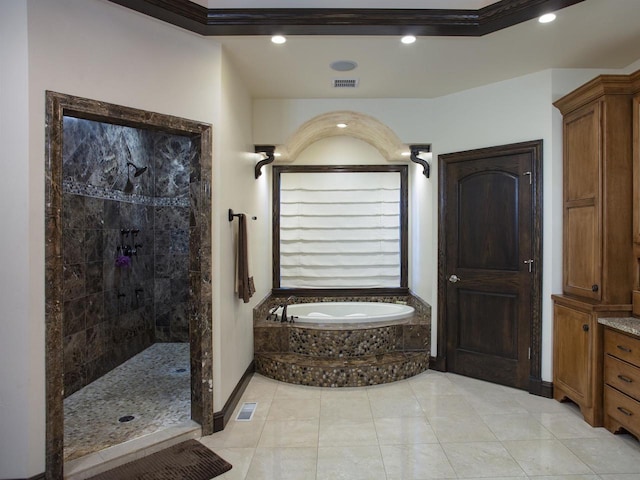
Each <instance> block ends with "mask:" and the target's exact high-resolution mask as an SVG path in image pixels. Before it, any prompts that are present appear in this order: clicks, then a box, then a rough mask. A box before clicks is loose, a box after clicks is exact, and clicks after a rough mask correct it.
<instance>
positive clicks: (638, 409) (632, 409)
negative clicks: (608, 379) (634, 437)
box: [604, 385, 640, 434]
mask: <svg viewBox="0 0 640 480" xmlns="http://www.w3.org/2000/svg"><path fill="white" fill-rule="evenodd" d="M604 414H605V416H609V417H611V418H613V419H615V420H616V421H617V422H619V423H620V424H621V425H622V426H624V427H625V428H626V429H627V430H629V431H631V432H633V433H636V434H637V433H638V432H640V402H637V401H636V400H634V399H633V398H631V397H627V396H626V395H625V394H624V393H620V392H618V391H617V390H615V389H613V388H611V387H610V386H608V385H605V387H604Z"/></svg>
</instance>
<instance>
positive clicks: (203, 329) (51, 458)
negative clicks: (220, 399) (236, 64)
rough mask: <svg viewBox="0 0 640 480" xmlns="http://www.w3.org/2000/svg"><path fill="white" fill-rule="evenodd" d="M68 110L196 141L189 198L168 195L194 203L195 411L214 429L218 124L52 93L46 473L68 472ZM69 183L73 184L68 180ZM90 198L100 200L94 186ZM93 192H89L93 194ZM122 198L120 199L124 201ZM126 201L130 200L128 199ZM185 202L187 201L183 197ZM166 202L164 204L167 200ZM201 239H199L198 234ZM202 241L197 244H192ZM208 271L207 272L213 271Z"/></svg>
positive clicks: (47, 201)
mask: <svg viewBox="0 0 640 480" xmlns="http://www.w3.org/2000/svg"><path fill="white" fill-rule="evenodd" d="M65 116H68V117H75V118H84V119H90V120H98V121H104V122H107V123H108V122H113V123H116V124H119V125H128V126H130V127H133V128H140V129H148V130H156V131H162V132H168V133H171V134H177V135H185V136H188V137H190V138H191V140H192V142H191V143H192V151H190V152H189V156H190V162H191V166H190V172H189V198H188V199H187V200H188V201H186V202H185V199H184V198H183V197H178V198H177V199H174V200H171V201H170V202H168V201H167V200H161V201H162V202H165V201H167V202H168V203H169V205H167V206H176V205H175V204H174V203H173V202H177V203H178V205H177V206H185V207H190V212H189V218H190V228H189V244H190V248H189V250H190V251H189V257H190V258H189V278H190V292H191V293H190V296H189V301H188V311H189V322H190V328H191V330H192V332H193V333H192V335H190V344H191V349H190V350H191V365H192V366H194V365H196V366H197V369H196V370H195V371H196V373H195V374H194V373H192V377H191V389H192V392H194V395H195V396H193V397H192V416H193V417H194V419H196V420H197V421H198V422H200V423H201V425H202V433H203V435H207V434H210V433H213V414H214V412H213V391H212V388H211V385H212V380H213V364H212V356H213V355H212V354H213V338H212V325H211V322H212V310H213V309H212V296H211V271H210V266H211V258H210V257H211V249H210V248H208V246H209V247H210V245H211V228H210V217H211V209H212V205H211V164H212V162H211V155H212V127H211V125H209V124H204V123H200V122H195V121H191V120H187V119H183V118H179V117H174V116H170V115H163V114H159V113H154V112H149V111H143V110H138V109H133V108H130V107H124V106H119V105H113V104H108V103H105V102H101V101H96V100H91V99H86V98H81V97H75V96H71V95H66V94H61V93H56V92H51V91H47V92H46V118H45V125H44V127H45V136H46V141H45V165H44V167H45V205H44V207H45V279H44V280H45V332H46V333H45V371H46V440H45V451H46V473H45V478H46V479H49V480H52V479H58V478H63V439H64V410H63V390H64V383H63V360H64V355H63V331H62V313H63V302H62V298H63V258H62V251H63V250H62V225H63V184H64V182H63V173H62V149H63V142H62V137H63V135H62V124H63V119H64V118H65ZM67 186H69V185H67ZM91 192H92V194H91V195H86V196H87V197H97V198H100V197H99V195H100V192H99V191H97V190H92V191H91ZM87 193H88V192H87ZM118 200H119V199H118ZM122 200H123V201H126V200H124V199H122ZM183 202H184V203H183ZM161 206H163V205H161ZM194 237H197V238H194ZM193 247H197V248H193ZM207 270H208V271H207Z"/></svg>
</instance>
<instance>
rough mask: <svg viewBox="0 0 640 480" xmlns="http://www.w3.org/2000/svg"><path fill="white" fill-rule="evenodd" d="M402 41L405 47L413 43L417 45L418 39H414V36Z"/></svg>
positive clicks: (406, 36) (408, 36) (407, 36)
mask: <svg viewBox="0 0 640 480" xmlns="http://www.w3.org/2000/svg"><path fill="white" fill-rule="evenodd" d="M400 41H401V42H402V43H404V44H405V45H411V44H412V43H415V41H416V37H414V36H413V35H405V36H404V37H402V38H401V39H400Z"/></svg>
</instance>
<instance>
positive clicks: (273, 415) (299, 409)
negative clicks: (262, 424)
mask: <svg viewBox="0 0 640 480" xmlns="http://www.w3.org/2000/svg"><path fill="white" fill-rule="evenodd" d="M315 418H320V398H282V397H279V398H275V399H274V400H273V401H272V402H271V407H270V409H269V414H268V416H267V420H308V419H315Z"/></svg>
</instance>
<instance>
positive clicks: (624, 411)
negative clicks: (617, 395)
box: [618, 407, 633, 417]
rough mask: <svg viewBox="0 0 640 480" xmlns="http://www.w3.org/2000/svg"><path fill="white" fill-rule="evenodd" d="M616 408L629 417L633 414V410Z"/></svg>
mask: <svg viewBox="0 0 640 480" xmlns="http://www.w3.org/2000/svg"><path fill="white" fill-rule="evenodd" d="M618 410H620V411H621V412H622V413H624V414H625V415H626V416H627V417H631V416H632V415H633V412H630V411H629V410H627V409H626V408H622V407H618Z"/></svg>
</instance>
